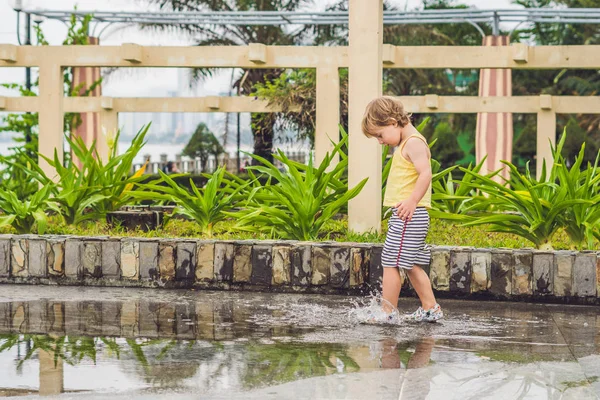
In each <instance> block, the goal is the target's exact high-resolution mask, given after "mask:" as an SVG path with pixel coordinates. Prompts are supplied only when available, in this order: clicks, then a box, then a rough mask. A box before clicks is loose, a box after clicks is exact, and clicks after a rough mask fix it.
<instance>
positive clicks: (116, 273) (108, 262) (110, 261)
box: [102, 239, 121, 279]
mask: <svg viewBox="0 0 600 400" xmlns="http://www.w3.org/2000/svg"><path fill="white" fill-rule="evenodd" d="M102 276H103V277H105V278H108V279H121V241H120V240H119V239H110V240H105V241H103V242H102Z"/></svg>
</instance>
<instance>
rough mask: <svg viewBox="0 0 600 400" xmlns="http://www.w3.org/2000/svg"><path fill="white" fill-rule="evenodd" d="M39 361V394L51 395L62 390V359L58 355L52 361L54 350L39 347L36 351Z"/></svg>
mask: <svg viewBox="0 0 600 400" xmlns="http://www.w3.org/2000/svg"><path fill="white" fill-rule="evenodd" d="M38 359H39V363H40V375H39V380H40V388H39V395H40V396H51V395H56V394H61V393H63V392H64V361H63V359H62V357H58V358H57V360H56V362H54V352H48V351H46V350H42V349H40V350H39V351H38Z"/></svg>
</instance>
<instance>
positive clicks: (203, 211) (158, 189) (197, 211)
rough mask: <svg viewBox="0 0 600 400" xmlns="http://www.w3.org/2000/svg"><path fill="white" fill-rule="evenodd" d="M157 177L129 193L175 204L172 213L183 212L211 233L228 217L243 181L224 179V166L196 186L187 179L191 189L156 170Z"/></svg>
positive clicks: (239, 197)
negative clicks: (240, 183)
mask: <svg viewBox="0 0 600 400" xmlns="http://www.w3.org/2000/svg"><path fill="white" fill-rule="evenodd" d="M159 173H160V176H161V180H160V181H164V182H165V183H166V184H167V186H162V185H160V184H159V183H160V181H159V180H157V181H153V182H150V183H142V184H140V185H139V186H140V188H141V190H134V191H132V192H131V193H130V196H132V197H133V198H137V199H140V200H164V201H168V202H172V203H174V204H175V205H176V208H175V210H174V211H173V214H180V215H184V216H186V217H187V218H190V219H192V220H194V221H196V222H197V223H198V224H199V225H200V229H201V232H202V233H203V234H206V235H208V236H209V237H211V236H212V233H213V228H214V226H215V225H216V224H217V223H219V222H221V221H223V220H224V219H225V218H226V217H227V212H228V211H231V210H232V209H233V207H234V206H235V205H236V204H237V203H238V201H240V200H241V198H242V197H243V196H241V195H240V193H241V192H242V191H243V190H244V188H245V185H243V184H242V185H238V186H237V187H236V188H232V185H231V184H230V182H229V181H226V180H225V179H224V175H225V169H224V168H223V167H219V168H218V169H217V170H216V171H215V172H214V173H213V174H212V175H210V178H209V179H208V181H207V182H206V186H204V187H203V188H202V189H198V188H197V187H196V185H194V183H193V182H192V181H191V179H190V187H191V189H192V190H191V192H190V191H189V190H187V189H185V188H183V187H181V186H180V185H179V184H177V182H175V181H174V180H173V179H172V178H171V177H170V176H169V175H167V174H165V173H164V172H162V171H159Z"/></svg>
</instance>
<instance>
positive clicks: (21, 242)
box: [10, 236, 29, 277]
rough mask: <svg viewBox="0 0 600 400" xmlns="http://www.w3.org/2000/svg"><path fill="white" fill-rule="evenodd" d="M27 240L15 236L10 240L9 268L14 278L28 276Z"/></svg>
mask: <svg viewBox="0 0 600 400" xmlns="http://www.w3.org/2000/svg"><path fill="white" fill-rule="evenodd" d="M28 253H29V240H27V239H25V238H23V237H22V236H15V237H14V238H13V240H12V246H11V257H10V268H11V275H12V276H15V277H27V276H29V265H28V264H29V257H28Z"/></svg>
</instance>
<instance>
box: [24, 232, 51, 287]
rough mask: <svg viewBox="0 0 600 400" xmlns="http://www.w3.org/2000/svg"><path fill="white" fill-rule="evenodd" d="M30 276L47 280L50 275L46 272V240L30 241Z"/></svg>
mask: <svg viewBox="0 0 600 400" xmlns="http://www.w3.org/2000/svg"><path fill="white" fill-rule="evenodd" d="M28 262H29V276H34V277H39V278H45V277H46V276H47V275H48V274H47V271H46V241H45V240H41V239H40V240H34V239H31V240H29V252H28Z"/></svg>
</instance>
